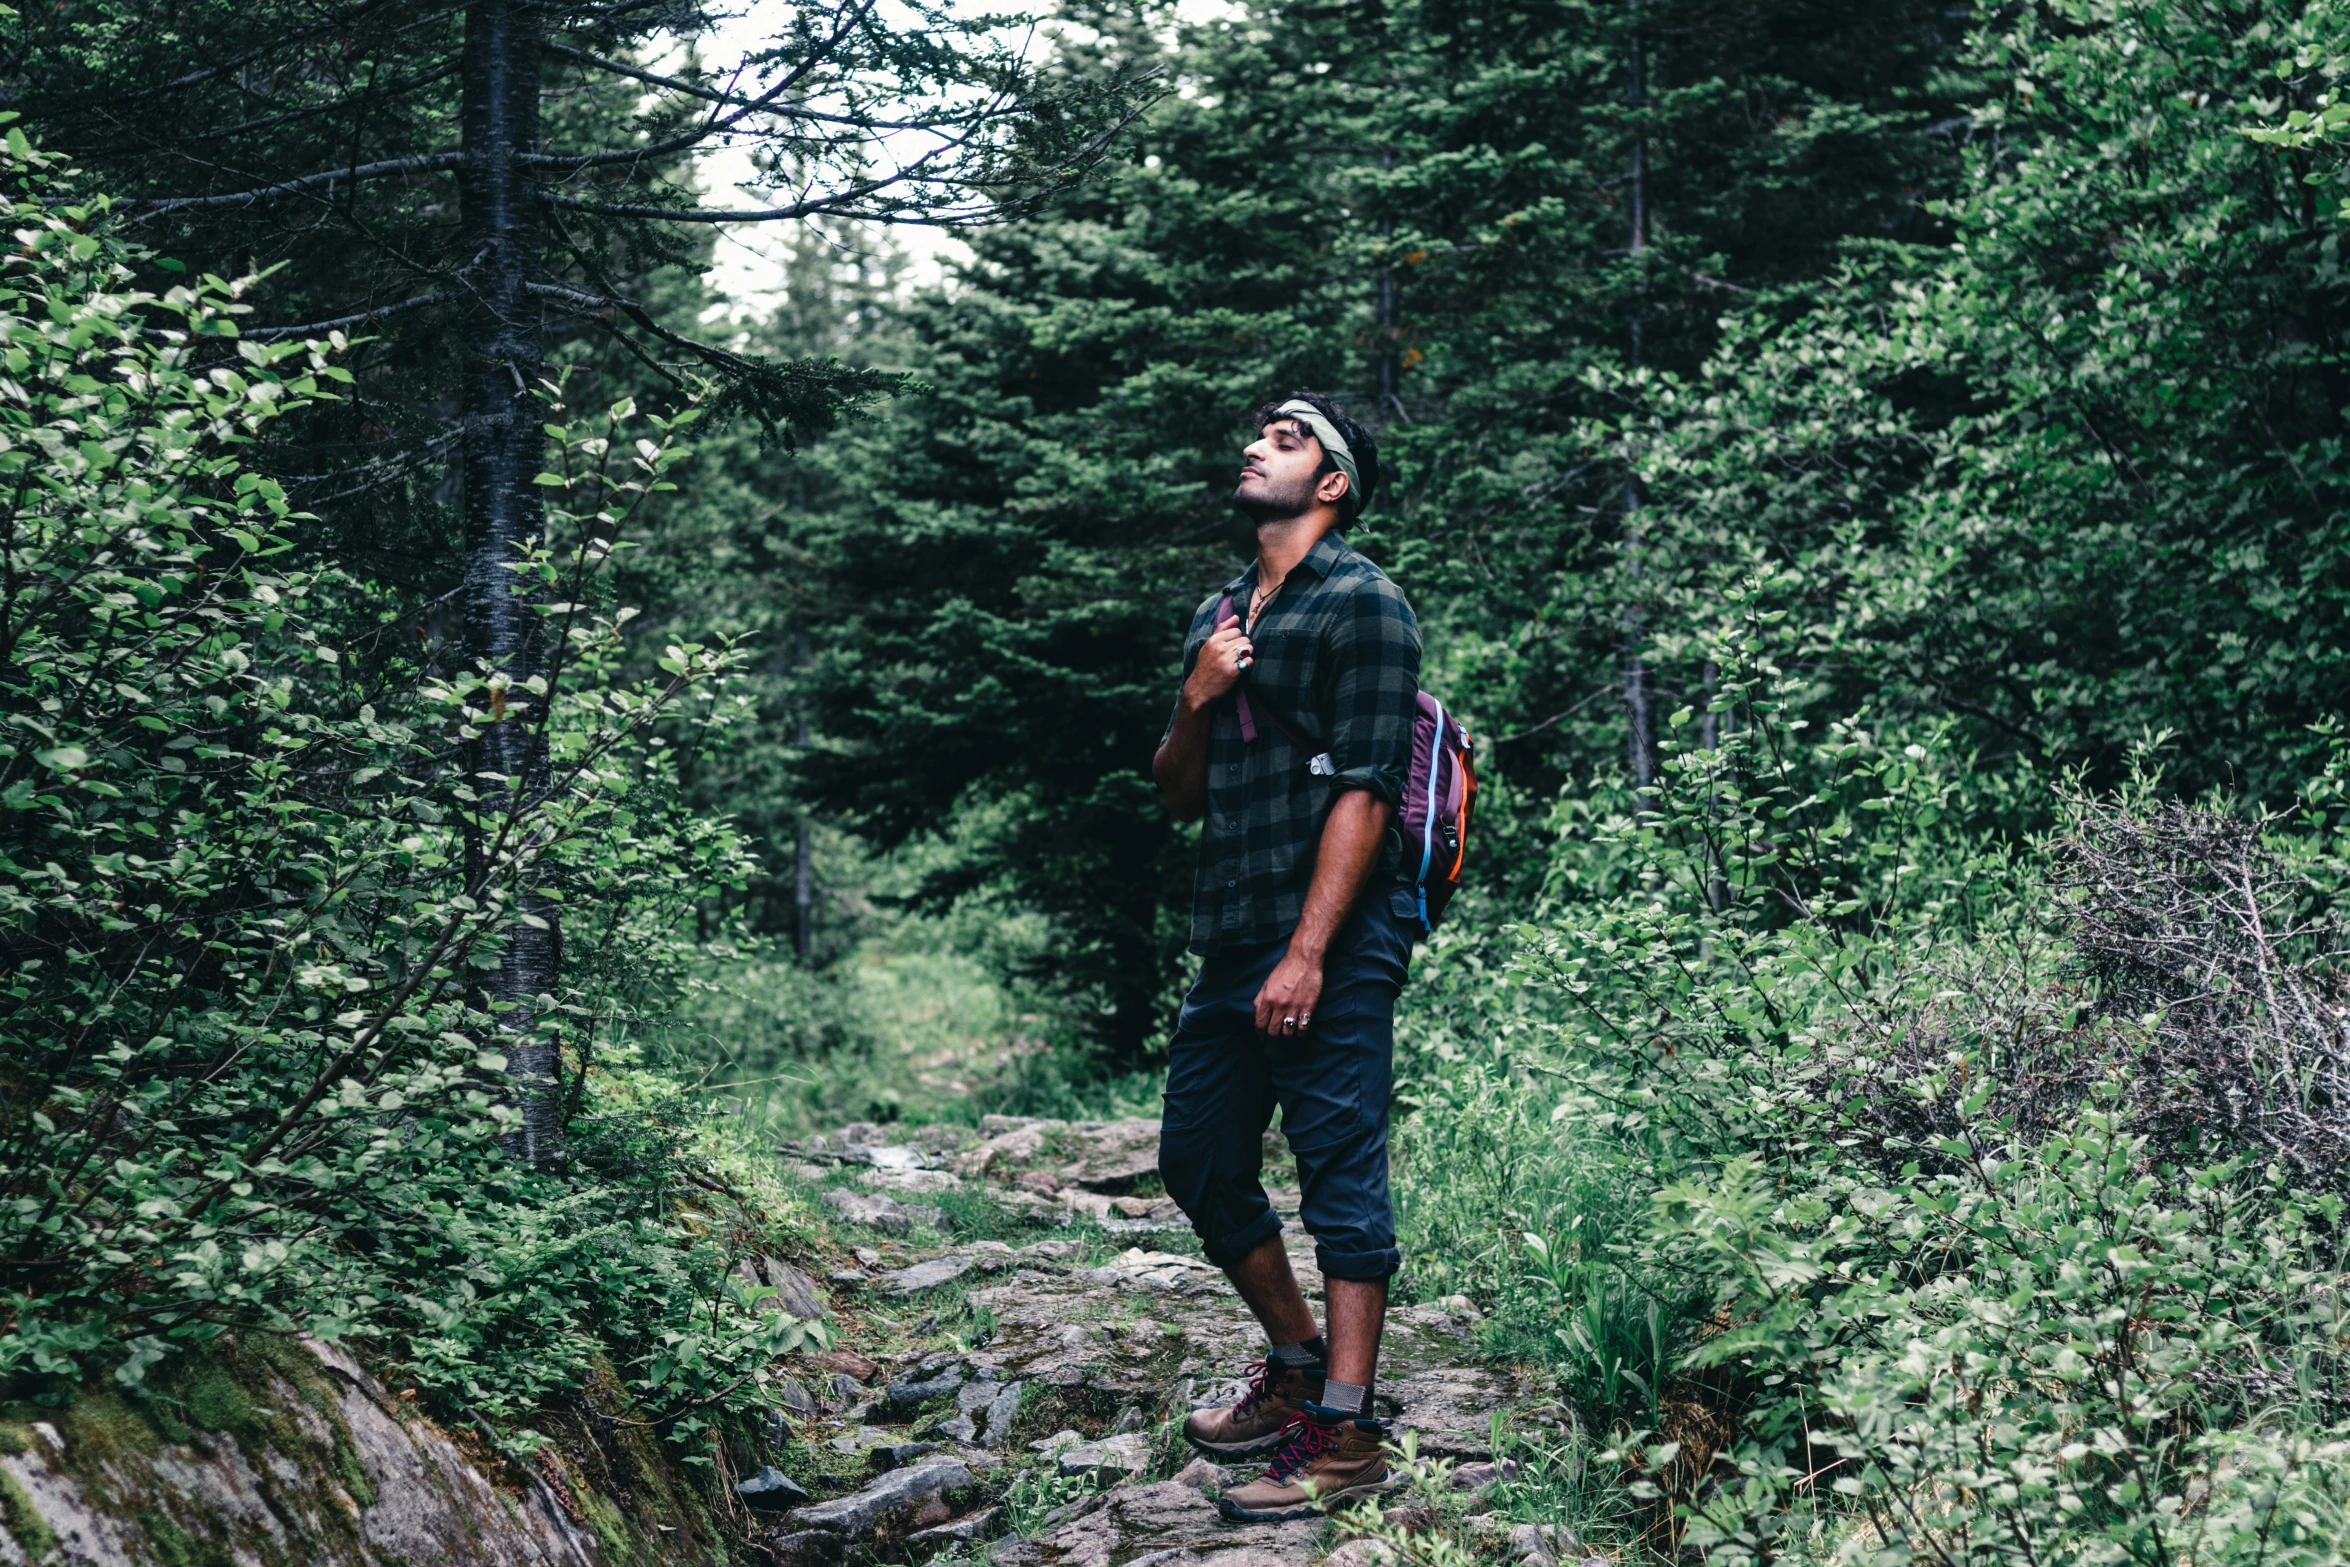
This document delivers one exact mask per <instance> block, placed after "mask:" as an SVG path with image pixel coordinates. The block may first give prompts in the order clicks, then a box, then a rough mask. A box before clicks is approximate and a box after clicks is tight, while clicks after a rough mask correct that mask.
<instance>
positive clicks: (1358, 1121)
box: [1159, 892, 1412, 1280]
mask: <svg viewBox="0 0 2350 1567" xmlns="http://www.w3.org/2000/svg"><path fill="white" fill-rule="evenodd" d="M1288 950H1289V942H1288V941H1287V940H1286V939H1283V940H1281V941H1275V942H1265V943H1261V944H1256V945H1251V946H1246V947H1237V948H1230V949H1226V950H1224V951H1220V952H1216V953H1212V954H1210V955H1209V956H1208V958H1207V959H1206V961H1205V962H1204V963H1203V964H1202V965H1201V967H1200V973H1199V979H1198V980H1197V982H1195V983H1194V984H1193V985H1192V987H1191V992H1190V994H1188V995H1187V996H1185V997H1184V998H1183V1013H1182V1016H1181V1017H1180V1018H1179V1019H1178V1020H1177V1022H1176V1025H1175V1040H1174V1044H1173V1045H1172V1047H1171V1049H1170V1059H1169V1061H1168V1063H1167V1101H1166V1110H1165V1114H1164V1116H1163V1117H1162V1119H1161V1121H1160V1124H1159V1170H1160V1173H1161V1174H1162V1175H1164V1176H1165V1177H1166V1181H1167V1194H1168V1195H1169V1196H1171V1197H1173V1198H1174V1199H1175V1201H1176V1203H1177V1204H1178V1205H1179V1206H1181V1208H1182V1209H1183V1211H1184V1213H1185V1214H1187V1215H1189V1217H1190V1219H1191V1226H1192V1228H1193V1229H1194V1230H1196V1231H1197V1232H1198V1233H1199V1238H1200V1242H1201V1244H1202V1246H1203V1247H1204V1249H1205V1250H1206V1252H1207V1255H1208V1260H1209V1261H1210V1262H1213V1263H1215V1264H1217V1265H1218V1266H1224V1265H1227V1264H1230V1263H1233V1262H1237V1261H1239V1260H1240V1258H1242V1257H1243V1256H1245V1255H1247V1254H1248V1253H1249V1252H1251V1251H1253V1250H1255V1249H1256V1248H1257V1247H1258V1246H1261V1245H1263V1244H1264V1243H1265V1242H1266V1241H1267V1240H1270V1239H1271V1238H1272V1237H1273V1236H1275V1235H1278V1234H1280V1233H1281V1220H1280V1218H1279V1217H1278V1216H1277V1215H1276V1214H1275V1213H1274V1212H1273V1205H1272V1204H1271V1203H1270V1202H1268V1201H1266V1199H1265V1187H1264V1183H1263V1181H1262V1180H1261V1179H1259V1172H1260V1170H1261V1168H1262V1165H1263V1161H1264V1147H1265V1128H1266V1127H1267V1126H1270V1125H1271V1124H1272V1121H1273V1107H1274V1106H1275V1105H1279V1106H1280V1107H1281V1129H1282V1132H1283V1135H1285V1136H1286V1137H1287V1138H1288V1139H1289V1147H1290V1151H1291V1152H1293V1153H1294V1154H1296V1155H1297V1173H1298V1184H1299V1187H1300V1193H1301V1196H1302V1198H1303V1201H1302V1204H1301V1206H1300V1210H1299V1215H1298V1216H1299V1217H1300V1218H1301V1219H1302V1220H1303V1221H1304V1222H1305V1227H1306V1233H1307V1234H1309V1235H1311V1236H1313V1238H1314V1253H1315V1260H1316V1262H1317V1263H1318V1264H1319V1265H1320V1267H1321V1269H1322V1274H1323V1276H1324V1277H1325V1278H1333V1279H1362V1280H1377V1279H1384V1278H1386V1277H1387V1276H1388V1275H1389V1274H1391V1273H1393V1272H1395V1270H1396V1269H1397V1268H1398V1267H1400V1266H1401V1265H1402V1262H1403V1254H1402V1253H1401V1252H1399V1251H1397V1250H1396V1249H1395V1214H1394V1210H1393V1208H1392V1207H1391V1206H1390V1204H1389V1201H1388V1195H1387V1102H1388V1097H1389V1093H1390V1090H1391V1088H1392V1086H1393V1082H1394V1075H1395V998H1396V996H1397V995H1398V994H1399V993H1400V992H1401V991H1402V989H1403V982H1404V972H1405V969H1406V967H1407V965H1408V964H1409V963H1410V960H1411V952H1412V943H1411V936H1410V934H1409V927H1408V926H1406V925H1405V924H1404V923H1403V921H1402V919H1401V918H1399V917H1398V914H1397V912H1396V909H1395V907H1394V905H1393V903H1392V901H1391V899H1390V898H1389V897H1387V896H1385V895H1383V894H1380V893H1376V892H1374V893H1371V894H1368V895H1366V896H1365V897H1364V899H1363V907H1361V908H1360V909H1358V910H1357V911H1356V912H1355V914H1354V915H1353V917H1352V918H1350V919H1349V920H1348V921H1347V922H1346V924H1345V926H1344V927H1343V928H1342V929H1341V930H1340V931H1339V933H1338V936H1337V938H1336V939H1335V940H1333V941H1332V942H1331V944H1330V950H1329V953H1328V955H1327V956H1326V957H1325V958H1324V960H1323V965H1322V996H1321V999H1320V1000H1319V1001H1317V1002H1316V1003H1315V1004H1314V1021H1313V1027H1312V1028H1311V1030H1310V1031H1308V1032H1307V1033H1306V1034H1305V1035H1304V1036H1302V1037H1299V1038H1285V1039H1268V1038H1265V1037H1264V1036H1262V1035H1260V1034H1258V1032H1257V1027H1256V1005H1257V992H1258V991H1259V990H1261V989H1263V988H1264V984H1265V980H1266V978H1267V976H1269V975H1270V974H1271V973H1272V972H1273V967H1274V965H1275V964H1277V963H1279V962H1280V961H1281V958H1282V955H1283V954H1284V953H1286V952H1287V951H1288Z"/></svg>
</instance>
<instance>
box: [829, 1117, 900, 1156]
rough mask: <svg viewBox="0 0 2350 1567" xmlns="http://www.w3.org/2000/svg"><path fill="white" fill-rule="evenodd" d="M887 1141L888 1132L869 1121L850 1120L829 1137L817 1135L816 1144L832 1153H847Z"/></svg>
mask: <svg viewBox="0 0 2350 1567" xmlns="http://www.w3.org/2000/svg"><path fill="white" fill-rule="evenodd" d="M888 1141H889V1134H888V1133H887V1132H884V1131H883V1130H882V1129H881V1128H880V1127H878V1126H875V1125H874V1124H873V1123H872V1122H871V1121H851V1122H850V1123H849V1124H848V1125H846V1126H844V1127H842V1128H841V1129H840V1130H839V1131H837V1132H835V1133H833V1134H832V1135H831V1136H830V1137H819V1138H817V1139H816V1146H818V1147H822V1148H828V1149H830V1150H831V1151H832V1152H834V1153H847V1152H849V1151H850V1150H851V1149H856V1148H873V1147H878V1146H879V1145H881V1144H883V1143H886V1142H888Z"/></svg>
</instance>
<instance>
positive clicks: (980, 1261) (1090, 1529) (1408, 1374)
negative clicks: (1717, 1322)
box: [751, 1118, 1525, 1567]
mask: <svg viewBox="0 0 2350 1567" xmlns="http://www.w3.org/2000/svg"><path fill="white" fill-rule="evenodd" d="M980 1131H981V1134H982V1135H981V1136H979V1137H973V1136H972V1135H971V1134H969V1133H968V1132H958V1130H957V1129H954V1128H924V1129H921V1130H920V1131H918V1132H902V1133H898V1134H897V1135H896V1136H893V1135H891V1133H890V1132H887V1131H884V1130H883V1129H879V1128H873V1127H866V1126H855V1127H850V1128H847V1129H845V1130H844V1131H843V1132H840V1133H837V1134H834V1135H833V1136H831V1137H828V1138H825V1139H823V1140H821V1142H820V1143H818V1144H815V1145H812V1146H810V1147H809V1148H806V1149H803V1150H801V1152H802V1153H803V1155H804V1156H805V1157H806V1158H807V1161H808V1162H807V1163H806V1164H805V1165H803V1167H802V1170H801V1173H802V1174H803V1175H804V1176H807V1177H809V1178H811V1179H818V1180H822V1181H824V1182H825V1183H826V1187H827V1189H826V1191H825V1193H824V1198H823V1200H824V1201H825V1202H826V1204H827V1206H828V1207H829V1208H830V1209H831V1210H832V1211H833V1212H834V1213H835V1214H836V1215H837V1216H838V1217H839V1219H840V1220H841V1221H842V1223H843V1225H844V1234H845V1235H847V1236H849V1237H850V1238H853V1239H854V1238H867V1239H865V1240H864V1244H862V1245H860V1246H859V1248H858V1258H859V1266H858V1267H856V1268H853V1269H848V1268H844V1269H839V1270H835V1271H834V1272H833V1274H832V1276H831V1277H830V1278H829V1279H827V1280H825V1281H824V1283H823V1285H822V1288H824V1289H826V1290H828V1291H830V1292H831V1293H832V1294H833V1296H834V1297H835V1299H836V1301H837V1303H838V1307H839V1311H840V1315H841V1317H842V1318H843V1319H844V1320H845V1321H847V1322H849V1323H851V1324H854V1325H857V1326H855V1327H852V1330H851V1332H850V1334H849V1335H848V1337H846V1338H845V1339H844V1344H843V1348H844V1349H846V1350H849V1351H851V1352H852V1353H850V1354H836V1355H835V1356H833V1357H831V1360H830V1361H829V1362H828V1365H830V1366H832V1367H835V1368H839V1369H834V1370H832V1371H830V1373H829V1376H828V1379H824V1380H822V1385H820V1386H817V1387H813V1388H810V1389H809V1390H808V1391H809V1392H810V1394H811V1397H810V1399H809V1400H808V1406H809V1407H806V1408H804V1409H803V1410H801V1411H800V1412H798V1414H797V1415H796V1416H795V1417H794V1418H793V1419H792V1421H791V1426H792V1428H793V1431H794V1433H795V1435H796V1437H797V1439H798V1441H797V1443H796V1444H795V1445H794V1446H793V1447H792V1448H791V1449H790V1451H791V1453H792V1454H793V1455H794V1456H802V1455H804V1457H803V1461H802V1463H801V1464H800V1466H799V1468H800V1470H802V1471H805V1472H796V1473H794V1474H793V1475H792V1476H791V1478H790V1480H789V1481H787V1482H786V1487H789V1488H788V1489H787V1488H783V1487H777V1488H774V1489H773V1492H772V1494H767V1495H760V1496H753V1497H752V1498H751V1499H752V1500H753V1501H754V1502H760V1501H765V1502H769V1503H780V1502H786V1501H791V1500H796V1498H795V1497H793V1496H792V1494H791V1493H792V1490H793V1489H797V1486H805V1487H806V1489H807V1491H808V1492H809V1493H810V1494H811V1495H812V1496H813V1498H814V1499H813V1500H810V1501H807V1502H805V1503H803V1504H801V1505H798V1506H796V1507H794V1506H770V1507H769V1508H768V1510H767V1511H768V1515H769V1516H770V1517H771V1521H770V1522H768V1523H767V1524H766V1527H765V1529H764V1531H763V1534H762V1543H763V1544H764V1545H765V1546H766V1547H767V1548H768V1550H769V1551H770V1552H771V1553H772V1554H773V1555H774V1556H776V1557H777V1558H778V1559H779V1560H780V1561H781V1562H783V1563H785V1564H787V1567H836V1564H842V1563H853V1562H855V1561H858V1560H884V1561H909V1560H919V1559H922V1558H924V1557H928V1556H937V1555H941V1554H944V1553H948V1552H954V1553H958V1554H961V1555H963V1556H965V1557H966V1558H976V1557H983V1556H984V1557H989V1558H992V1560H993V1561H994V1562H995V1563H997V1564H1000V1567H1136V1564H1142V1563H1147V1564H1148V1567H1181V1564H1185V1563H1190V1562H1194V1561H1203V1560H1207V1559H1210V1558H1212V1559H1213V1560H1214V1562H1215V1564H1216V1567H1274V1564H1276V1563H1296V1564H1300V1567H1302V1564H1305V1563H1307V1562H1309V1561H1312V1560H1314V1559H1315V1558H1317V1557H1319V1556H1320V1555H1321V1554H1322V1553H1323V1551H1324V1550H1325V1549H1327V1548H1328V1546H1329V1544H1330V1543H1331V1538H1332V1535H1331V1531H1330V1530H1329V1528H1328V1527H1327V1526H1326V1525H1325V1524H1324V1523H1323V1522H1321V1521H1319V1520H1307V1521H1304V1522H1293V1523H1289V1524H1283V1525H1277V1526H1268V1525H1261V1524H1258V1525H1241V1524H1234V1523H1228V1522H1226V1521H1225V1520H1224V1519H1223V1518H1222V1516H1221V1515H1220V1514H1219V1513H1218V1512H1217V1510H1216V1506H1215V1500H1214V1498H1215V1495H1216V1493H1217V1491H1218V1490H1219V1489H1220V1488H1221V1487H1222V1486H1223V1485H1225V1484H1230V1483H1236V1482H1237V1481H1239V1480H1241V1479H1244V1478H1246V1477H1247V1476H1248V1475H1249V1474H1251V1473H1253V1472H1254V1471H1253V1470H1246V1469H1243V1470H1218V1469H1215V1468H1214V1467H1213V1466H1211V1465H1208V1464H1206V1463H1204V1462H1200V1461H1197V1460H1195V1459H1194V1457H1193V1455H1192V1454H1190V1453H1189V1452H1188V1451H1187V1450H1185V1449H1184V1447H1183V1444H1182V1443H1181V1440H1180V1438H1179V1436H1178V1435H1177V1434H1176V1430H1175V1426H1176V1422H1178V1421H1179V1420H1180V1418H1181V1416H1182V1415H1183V1413H1184V1412H1185V1411H1186V1410H1187V1409H1189V1408H1191V1407H1192V1406H1193V1405H1194V1404H1198V1403H1208V1402H1213V1401H1219V1400H1229V1399H1231V1398H1234V1397H1237V1396H1238V1392H1239V1387H1240V1381H1239V1378H1240V1374H1241V1371H1242V1368H1243V1367H1244V1366H1245V1365H1246V1364H1247V1362H1249V1361H1251V1360H1253V1359H1255V1358H1256V1357H1257V1356H1258V1355H1260V1354H1261V1353H1262V1352H1263V1343H1262V1338H1261V1336H1260V1334H1259V1332H1258V1330H1257V1328H1256V1326H1255V1324H1254V1323H1253V1321H1251V1319H1250V1318H1249V1316H1248V1313H1247V1310H1246V1308H1245V1307H1244V1306H1243V1305H1242V1304H1241V1302H1240V1300H1239V1298H1238V1297H1237V1296H1236V1295H1235V1294H1234V1292H1233V1290H1232V1288H1231V1286H1230V1285H1229V1284H1228V1283H1227V1282H1226V1281H1225V1279H1224V1277H1223V1276H1222V1274H1221V1273H1219V1272H1218V1271H1217V1270H1216V1269H1214V1268H1213V1267H1211V1266H1209V1265H1208V1264H1207V1263H1206V1262H1205V1261H1204V1260H1202V1259H1201V1258H1200V1256H1199V1255H1198V1250H1197V1246H1196V1243H1194V1242H1193V1240H1192V1238H1191V1235H1190V1232H1189V1228H1188V1226H1186V1225H1185V1224H1183V1222H1182V1220H1181V1217H1180V1215H1177V1214H1175V1213H1174V1212H1173V1211H1172V1204H1170V1203H1167V1202H1166V1201H1165V1200H1164V1199H1163V1198H1159V1197H1155V1196H1153V1195H1152V1192H1153V1191H1154V1189H1155V1184H1156V1169H1155V1158H1156V1148H1157V1125H1156V1123H1155V1122H1145V1121H1125V1122H1108V1123H1093V1122H1078V1123H1064V1122H1045V1121H1014V1120H1007V1119H1002V1118H991V1119H990V1121H989V1122H987V1123H983V1125H982V1127H981V1129H980ZM1285 1166H1286V1160H1285V1159H1281V1158H1271V1159H1268V1167H1267V1168H1268V1176H1269V1177H1271V1176H1273V1175H1274V1173H1275V1172H1276V1171H1278V1170H1281V1169H1283V1168H1284V1167H1285ZM1274 1195H1275V1202H1276V1205H1277V1206H1281V1205H1282V1203H1283V1199H1284V1197H1285V1196H1286V1197H1287V1198H1288V1199H1289V1204H1288V1206H1287V1208H1286V1209H1285V1212H1284V1217H1285V1218H1289V1219H1291V1220H1292V1222H1291V1223H1290V1225H1289V1227H1288V1229H1287V1230H1286V1231H1285V1236H1286V1239H1287V1242H1288V1244H1289V1246H1290V1249H1291V1256H1292V1260H1293V1262H1294V1264H1295V1265H1296V1268H1297V1272H1298V1277H1299V1280H1300V1282H1301V1283H1302V1284H1303V1285H1304V1287H1305V1290H1306V1294H1307V1297H1308V1299H1309V1300H1311V1301H1314V1302H1315V1303H1317V1305H1318V1304H1319V1301H1320V1298H1321V1275H1320V1273H1319V1271H1318V1270H1317V1269H1316V1268H1315V1267H1314V1263H1313V1252H1312V1244H1311V1242H1310V1240H1309V1239H1308V1238H1307V1237H1306V1236H1305V1235H1304V1233H1303V1232H1302V1231H1301V1230H1300V1229H1299V1228H1298V1227H1297V1226H1296V1224H1295V1223H1294V1211H1295V1210H1294V1194H1284V1193H1281V1192H1278V1191H1276V1192H1275V1194H1274ZM987 1229H993V1230H994V1231H995V1234H994V1235H992V1236H987V1237H984V1238H978V1239H971V1240H958V1236H959V1235H962V1234H969V1233H971V1232H973V1231H978V1230H987ZM1030 1235H1033V1236H1035V1237H1036V1238H1035V1239H1033V1240H1030V1239H1026V1237H1027V1236H1030ZM1477 1321H1478V1318H1477V1314H1476V1311H1475V1308H1474V1307H1472V1306H1471V1305H1470V1304H1469V1303H1468V1302H1467V1301H1465V1300H1461V1299H1458V1298H1455V1299H1454V1300H1452V1301H1448V1302H1445V1303H1443V1304H1438V1305H1418V1306H1408V1307H1402V1308H1399V1309H1397V1310H1396V1311H1395V1312H1393V1313H1392V1314H1391V1315H1390V1317H1389V1321H1388V1328H1387V1339H1386V1347H1385V1350H1384V1352H1383V1354H1382V1357H1381V1372H1380V1384H1379V1388H1378V1393H1377V1397H1378V1406H1379V1412H1380V1413H1381V1414H1382V1415H1386V1416H1389V1417H1391V1418H1392V1419H1393V1420H1394V1421H1395V1423H1396V1427H1397V1429H1398V1432H1399V1434H1400V1433H1401V1432H1402V1431H1412V1432H1416V1433H1417V1441H1418V1448H1419V1451H1420V1452H1421V1453H1422V1454H1423V1455H1424V1456H1428V1457H1435V1458H1443V1459H1449V1460H1454V1461H1457V1462H1459V1463H1462V1464H1473V1463H1476V1462H1479V1461H1482V1460H1485V1459H1487V1458H1489V1457H1490V1443H1491V1440H1492V1436H1491V1433H1492V1429H1493V1423H1494V1418H1495V1415H1496V1413H1497V1412H1498V1411H1501V1410H1502V1409H1504V1408H1505V1407H1506V1406H1510V1405H1512V1404H1513V1403H1517V1402H1521V1401H1522V1400H1523V1398H1524V1394H1525V1390H1524V1389H1521V1388H1519V1387H1517V1386H1516V1385H1514V1384H1513V1383H1512V1382H1511V1380H1510V1379H1509V1378H1508V1377H1507V1376H1506V1375H1505V1374H1502V1373H1499V1372H1496V1371H1494V1370H1491V1369H1487V1368H1484V1367H1481V1366H1480V1365H1479V1364H1478V1363H1477V1360H1476V1355H1475V1348H1474V1339H1475V1331H1476V1326H1477ZM860 1330H861V1332H862V1333H863V1335H864V1336H865V1337H866V1338H867V1339H868V1342H867V1343H865V1344H863V1345H859V1344H858V1343H857V1342H856V1340H857V1337H858V1335H859V1331H860ZM869 1363H870V1367H871V1368H870V1370H868V1364H869ZM859 1372H866V1373H867V1374H866V1375H865V1376H863V1377H859V1376H858V1375H857V1374H856V1373H859ZM779 1478H780V1477H779ZM793 1482H797V1485H793ZM756 1483H757V1482H753V1484H756Z"/></svg>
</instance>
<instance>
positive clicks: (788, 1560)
mask: <svg viewBox="0 0 2350 1567" xmlns="http://www.w3.org/2000/svg"><path fill="white" fill-rule="evenodd" d="M759 1543H760V1544H761V1545H762V1546H764V1547H765V1548H766V1552H767V1555H768V1557H769V1558H770V1559H771V1560H773V1561H774V1562H775V1563H776V1567H840V1564H841V1563H842V1562H844V1561H846V1560H847V1559H848V1553H849V1542H848V1540H847V1539H846V1538H845V1537H844V1536H842V1535H837V1534H830V1533H827V1532H826V1531H824V1530H822V1529H801V1530H795V1531H794V1532H792V1533H790V1534H771V1535H768V1536H766V1537H765V1538H764V1539H762V1540H761V1541H760V1542H759Z"/></svg>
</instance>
